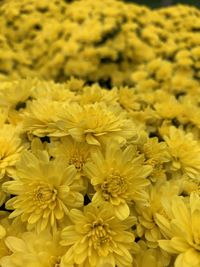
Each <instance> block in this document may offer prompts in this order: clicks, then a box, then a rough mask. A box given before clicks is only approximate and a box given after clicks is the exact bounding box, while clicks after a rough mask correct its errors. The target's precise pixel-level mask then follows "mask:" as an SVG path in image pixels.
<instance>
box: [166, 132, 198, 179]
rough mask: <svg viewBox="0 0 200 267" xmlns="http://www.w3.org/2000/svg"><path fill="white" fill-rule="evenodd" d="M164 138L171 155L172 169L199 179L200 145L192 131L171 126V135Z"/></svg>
mask: <svg viewBox="0 0 200 267" xmlns="http://www.w3.org/2000/svg"><path fill="white" fill-rule="evenodd" d="M164 139H165V142H166V143H167V146H168V149H169V153H170V157H171V168H170V170H171V171H172V172H179V173H180V174H181V175H186V176H187V177H189V178H192V179H196V178H197V179H199V175H200V145H199V144H198V142H197V141H196V140H195V139H194V137H193V135H192V133H185V132H184V131H183V130H181V129H176V128H175V127H171V128H170V131H169V136H165V137H164Z"/></svg>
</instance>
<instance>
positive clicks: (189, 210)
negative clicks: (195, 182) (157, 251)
mask: <svg viewBox="0 0 200 267" xmlns="http://www.w3.org/2000/svg"><path fill="white" fill-rule="evenodd" d="M199 207H200V197H199V195H198V194H196V193H192V194H191V196H190V199H189V203H187V202H186V201H185V200H184V198H182V197H178V198H176V199H175V200H174V201H173V203H172V219H171V221H167V220H166V219H164V218H163V217H162V216H159V217H158V219H159V222H160V226H161V227H162V229H166V233H167V232H168V233H170V235H169V234H168V235H167V236H168V238H166V240H160V241H159V245H160V247H161V248H162V249H164V250H165V251H167V252H168V253H172V254H177V255H178V256H177V258H176V260H175V267H183V266H184V267H198V266H200V231H199V222H200V208H199Z"/></svg>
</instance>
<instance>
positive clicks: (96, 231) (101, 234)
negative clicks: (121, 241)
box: [91, 219, 112, 251]
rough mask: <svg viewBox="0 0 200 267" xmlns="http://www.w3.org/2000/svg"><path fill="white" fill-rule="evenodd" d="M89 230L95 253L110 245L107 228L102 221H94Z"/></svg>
mask: <svg viewBox="0 0 200 267" xmlns="http://www.w3.org/2000/svg"><path fill="white" fill-rule="evenodd" d="M91 230H92V231H91V239H92V244H93V246H94V248H95V249H96V250H97V251H98V250H100V249H101V248H102V246H104V245H106V244H108V243H110V241H111V239H112V238H111V236H110V235H109V226H108V225H107V224H106V223H104V222H103V220H102V219H99V220H97V221H95V222H94V223H93V224H92V229H91Z"/></svg>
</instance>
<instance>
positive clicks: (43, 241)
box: [0, 231, 65, 267]
mask: <svg viewBox="0 0 200 267" xmlns="http://www.w3.org/2000/svg"><path fill="white" fill-rule="evenodd" d="M59 241H60V233H59V232H57V233H55V234H54V235H51V234H50V233H49V232H47V231H45V232H42V233H40V234H36V233H34V232H24V233H23V234H22V235H21V237H16V236H8V237H6V239H5V243H6V246H7V247H8V249H9V251H10V254H9V255H6V256H4V257H2V258H1V259H0V265H1V266H2V267H7V266H13V267H20V266H22V262H23V264H24V265H25V266H27V267H55V266H60V265H59V264H60V261H61V257H62V255H63V254H64V251H65V249H64V248H63V247H61V246H60V245H59Z"/></svg>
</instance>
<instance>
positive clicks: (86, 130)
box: [56, 102, 137, 146]
mask: <svg viewBox="0 0 200 267" xmlns="http://www.w3.org/2000/svg"><path fill="white" fill-rule="evenodd" d="M56 125H57V127H59V128H60V129H61V130H62V131H63V132H67V133H68V134H70V135H71V136H72V138H73V139H74V140H75V141H77V142H86V143H87V144H89V145H95V146H101V145H103V144H105V143H106V142H107V141H108V140H110V139H112V140H115V141H116V142H118V143H119V144H121V143H123V144H124V143H126V142H127V140H128V139H131V138H137V132H136V127H135V125H134V123H133V122H132V121H131V120H130V119H128V118H127V114H126V113H124V112H121V111H120V110H118V109H114V108H112V107H107V106H106V104H105V103H103V102H100V103H95V104H90V105H89V104H88V105H85V106H83V107H82V106H80V105H78V104H74V105H71V104H67V105H66V106H65V111H64V113H63V115H62V118H61V120H60V121H58V122H57V124H56Z"/></svg>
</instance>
